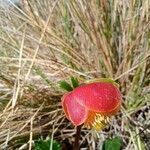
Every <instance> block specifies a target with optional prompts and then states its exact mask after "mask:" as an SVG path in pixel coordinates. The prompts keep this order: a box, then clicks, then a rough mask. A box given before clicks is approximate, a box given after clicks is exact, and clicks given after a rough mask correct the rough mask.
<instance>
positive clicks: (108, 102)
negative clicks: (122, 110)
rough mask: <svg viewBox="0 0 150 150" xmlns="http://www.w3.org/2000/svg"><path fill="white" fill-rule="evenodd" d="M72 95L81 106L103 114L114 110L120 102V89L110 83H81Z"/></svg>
mask: <svg viewBox="0 0 150 150" xmlns="http://www.w3.org/2000/svg"><path fill="white" fill-rule="evenodd" d="M73 96H74V97H75V99H76V100H77V102H78V103H79V104H81V105H82V106H83V107H86V108H87V109H89V110H91V111H95V112H101V113H103V114H105V113H107V114H109V112H110V113H111V112H112V111H116V108H117V109H118V107H120V103H121V94H120V91H119V89H118V87H116V86H115V85H114V84H112V83H104V82H96V83H90V84H86V85H82V86H80V87H78V88H76V89H75V90H74V91H73Z"/></svg>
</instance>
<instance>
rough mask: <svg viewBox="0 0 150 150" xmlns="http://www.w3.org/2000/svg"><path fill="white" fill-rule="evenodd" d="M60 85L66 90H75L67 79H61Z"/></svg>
mask: <svg viewBox="0 0 150 150" xmlns="http://www.w3.org/2000/svg"><path fill="white" fill-rule="evenodd" d="M59 86H60V88H62V89H64V90H66V91H72V90H73V88H72V86H71V85H70V84H69V83H68V82H66V81H65V80H62V81H60V82H59Z"/></svg>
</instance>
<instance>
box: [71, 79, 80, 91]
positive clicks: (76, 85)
mask: <svg viewBox="0 0 150 150" xmlns="http://www.w3.org/2000/svg"><path fill="white" fill-rule="evenodd" d="M71 83H72V86H73V88H76V87H78V86H79V81H78V79H77V78H74V77H71Z"/></svg>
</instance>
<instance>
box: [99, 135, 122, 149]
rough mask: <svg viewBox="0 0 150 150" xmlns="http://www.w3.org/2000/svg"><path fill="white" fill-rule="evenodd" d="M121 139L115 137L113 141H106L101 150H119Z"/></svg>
mask: <svg viewBox="0 0 150 150" xmlns="http://www.w3.org/2000/svg"><path fill="white" fill-rule="evenodd" d="M121 145H122V139H121V138H120V137H115V138H113V139H106V140H105V141H104V143H103V147H102V150H121Z"/></svg>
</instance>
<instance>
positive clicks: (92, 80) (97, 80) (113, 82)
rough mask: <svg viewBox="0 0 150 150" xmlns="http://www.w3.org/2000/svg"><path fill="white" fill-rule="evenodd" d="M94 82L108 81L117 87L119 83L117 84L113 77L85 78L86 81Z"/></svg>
mask: <svg viewBox="0 0 150 150" xmlns="http://www.w3.org/2000/svg"><path fill="white" fill-rule="evenodd" d="M94 82H108V83H112V84H114V85H115V86H117V87H119V84H117V83H116V82H115V81H114V80H113V79H111V78H95V79H91V80H87V81H86V83H94Z"/></svg>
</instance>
